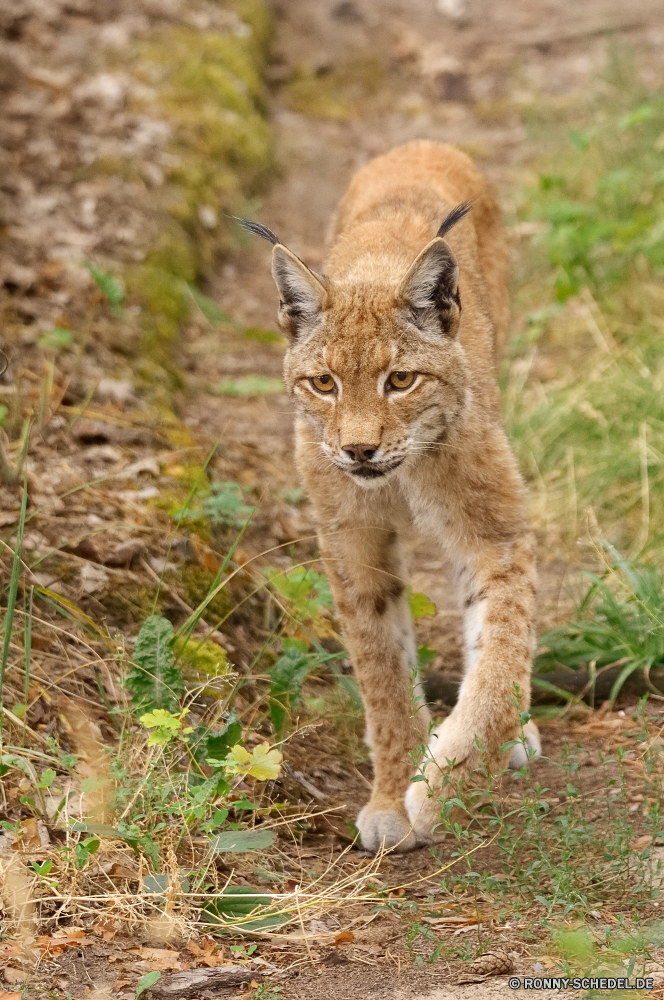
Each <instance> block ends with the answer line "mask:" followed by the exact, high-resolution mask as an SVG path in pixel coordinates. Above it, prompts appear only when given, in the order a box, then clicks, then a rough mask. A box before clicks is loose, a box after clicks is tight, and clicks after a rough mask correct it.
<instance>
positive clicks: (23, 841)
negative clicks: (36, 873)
mask: <svg viewBox="0 0 664 1000" xmlns="http://www.w3.org/2000/svg"><path fill="white" fill-rule="evenodd" d="M41 845H42V843H41V837H40V836H39V827H38V826H37V820H36V819H35V817H34V816H31V817H30V819H24V820H22V822H21V826H20V829H19V831H18V836H17V837H16V838H15V839H14V842H13V844H12V851H38V850H39V848H40V847H41Z"/></svg>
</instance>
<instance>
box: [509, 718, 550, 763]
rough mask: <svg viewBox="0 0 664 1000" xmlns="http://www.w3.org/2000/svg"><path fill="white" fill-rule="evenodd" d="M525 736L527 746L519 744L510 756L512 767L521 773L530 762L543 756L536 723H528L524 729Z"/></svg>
mask: <svg viewBox="0 0 664 1000" xmlns="http://www.w3.org/2000/svg"><path fill="white" fill-rule="evenodd" d="M523 734H524V736H525V737H526V743H525V746H524V744H523V743H518V744H517V745H516V746H515V747H512V753H511V754H510V767H511V768H512V770H514V771H519V770H520V769H521V768H522V767H525V766H526V764H527V763H528V761H529V760H534V759H535V758H536V757H541V756H542V744H541V742H540V734H539V730H538V728H537V726H536V725H535V723H534V722H527V723H526V724H525V726H524V727H523Z"/></svg>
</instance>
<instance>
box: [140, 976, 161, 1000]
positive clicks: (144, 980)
mask: <svg viewBox="0 0 664 1000" xmlns="http://www.w3.org/2000/svg"><path fill="white" fill-rule="evenodd" d="M160 976H161V972H159V971H158V970H157V969H155V970H154V972H146V974H145V975H144V976H141V978H140V979H139V980H138V986H137V987H136V998H135V1000H138V998H139V997H140V995H141V993H145V991H146V990H149V989H150V987H151V986H154V984H155V983H156V982H157V980H158V979H159V977H160Z"/></svg>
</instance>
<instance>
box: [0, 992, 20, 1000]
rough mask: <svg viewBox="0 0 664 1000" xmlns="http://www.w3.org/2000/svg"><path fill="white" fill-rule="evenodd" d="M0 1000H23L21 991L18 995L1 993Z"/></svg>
mask: <svg viewBox="0 0 664 1000" xmlns="http://www.w3.org/2000/svg"><path fill="white" fill-rule="evenodd" d="M0 1000H21V991H20V990H19V991H18V993H0Z"/></svg>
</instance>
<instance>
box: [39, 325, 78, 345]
mask: <svg viewBox="0 0 664 1000" xmlns="http://www.w3.org/2000/svg"><path fill="white" fill-rule="evenodd" d="M71 342H72V332H71V330H66V329H64V327H61V326H54V327H53V329H52V330H47V331H46V333H43V334H42V335H41V337H40V338H39V340H38V341H37V343H38V344H39V346H40V347H41V348H43V350H45V351H62V350H63V349H64V348H65V347H70V346H71Z"/></svg>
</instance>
